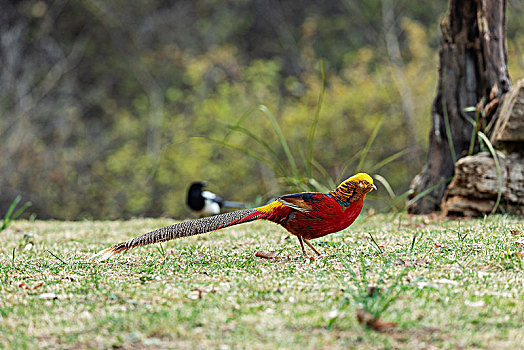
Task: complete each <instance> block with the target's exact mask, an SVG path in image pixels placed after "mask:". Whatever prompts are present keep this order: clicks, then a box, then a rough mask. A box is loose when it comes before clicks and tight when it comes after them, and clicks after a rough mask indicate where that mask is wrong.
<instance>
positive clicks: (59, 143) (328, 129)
mask: <svg viewBox="0 0 524 350" xmlns="http://www.w3.org/2000/svg"><path fill="white" fill-rule="evenodd" d="M0 3H1V8H2V11H1V12H0V45H1V48H0V50H1V56H0V212H5V210H6V209H7V208H8V207H9V205H10V204H11V203H12V201H13V199H14V198H15V197H16V196H17V195H18V194H20V195H22V197H23V199H24V200H30V201H31V202H32V203H33V206H32V207H31V212H33V213H36V214H37V216H38V217H40V218H56V219H83V218H109V219H113V218H128V217H133V216H159V215H168V216H172V217H178V218H182V217H186V216H187V215H188V213H189V212H188V210H187V209H186V208H185V191H186V189H187V187H188V186H189V184H190V183H191V182H192V181H197V180H206V181H208V182H209V183H210V184H211V186H210V187H211V190H214V191H215V192H217V193H220V194H221V195H222V196H224V197H227V198H228V199H230V200H239V201H246V202H255V201H257V200H258V201H261V200H263V199H265V198H269V197H271V196H274V195H278V194H282V193H285V192H288V191H294V190H300V189H301V187H300V186H298V185H296V184H295V185H294V184H293V183H290V182H289V181H283V180H282V178H281V176H280V175H279V174H276V173H275V172H274V171H273V169H272V168H271V167H270V166H268V165H267V164H265V163H263V162H261V161H260V160H258V159H256V158H255V157H253V156H250V155H249V154H246V152H243V151H242V150H241V149H244V150H246V149H249V150H251V151H252V152H256V153H258V154H260V155H261V156H265V157H266V156H267V153H268V151H267V150H266V149H264V147H261V145H260V143H259V142H257V141H256V140H254V139H253V138H251V137H249V135H248V134H246V133H245V132H239V131H238V130H236V131H235V130H234V129H232V127H231V126H232V125H237V123H239V124H238V125H240V126H241V127H243V128H245V129H247V130H249V131H251V132H252V133H254V134H255V135H257V136H258V137H260V138H261V139H263V140H265V141H266V142H267V143H268V144H269V145H271V147H272V148H273V149H274V150H275V154H276V156H277V157H278V158H279V159H282V162H284V163H285V161H286V155H285V152H284V150H283V148H282V147H281V144H280V142H279V139H278V137H277V135H276V134H275V132H274V129H273V127H272V124H271V121H270V120H269V118H267V115H264V113H263V111H260V110H259V109H257V107H258V106H259V105H261V104H263V105H264V106H266V107H267V109H268V111H270V113H271V114H272V115H274V116H275V119H276V120H277V121H278V124H279V125H280V128H281V129H282V132H283V134H284V136H285V138H286V140H287V143H288V144H289V147H290V150H291V152H292V153H293V155H294V160H295V161H296V163H297V167H298V168H299V171H300V174H301V176H302V175H303V174H305V168H306V164H307V161H306V159H307V147H308V136H309V134H310V130H311V125H312V123H313V122H314V119H315V111H316V109H317V105H318V100H319V96H320V93H321V90H322V86H323V81H322V77H321V71H320V68H319V67H320V62H321V61H322V60H323V62H325V74H326V77H325V92H324V100H323V103H322V105H321V111H320V118H319V120H318V124H317V127H316V131H315V135H314V140H313V143H312V146H313V148H312V154H313V158H314V160H315V162H316V166H315V167H313V169H312V172H311V177H312V178H313V179H315V180H316V181H318V183H319V184H322V185H324V186H329V185H331V183H332V182H336V180H337V179H343V178H345V177H346V176H349V175H352V174H354V173H356V172H357V171H366V170H368V169H373V174H380V175H382V176H383V177H384V178H386V179H387V180H388V181H389V183H390V184H391V186H392V188H393V189H394V190H395V192H396V193H397V194H399V193H402V192H403V191H405V190H406V189H407V187H408V184H409V182H410V180H411V178H412V177H413V176H414V174H416V173H417V172H418V171H419V170H420V169H421V167H422V165H423V163H424V161H425V158H426V155H425V149H426V144H427V134H428V131H429V127H430V120H429V116H430V113H429V112H430V108H431V103H432V99H433V97H434V94H435V91H436V81H435V80H436V77H437V66H438V44H439V40H440V29H439V21H440V18H442V16H443V15H444V12H445V10H446V6H447V2H446V1H418V0H368V1H357V0H345V1H331V0H328V1H324V0H323V1H301V0H299V1H283V2H282V1H276V0H237V1H216V0H181V1H160V0H137V1H132V2H129V1H123V0H77V1H65V0H56V1H6V0H1V1H0ZM522 5H523V3H522V0H513V1H512V0H510V1H508V11H507V16H508V18H507V39H508V59H509V62H508V63H509V71H510V75H511V76H512V78H513V79H514V80H515V79H518V78H521V77H523V71H524V62H523V61H524V55H523V50H524V34H523V30H522V29H524V15H523V13H522V12H523V6H522ZM377 123H382V124H381V125H380V128H377ZM376 130H378V133H377V134H376V137H375V138H374V140H373V143H372V144H371V145H370V148H369V152H368V153H367V154H366V156H365V157H362V153H361V152H362V150H363V149H364V147H365V145H366V144H367V143H368V141H369V140H370V138H372V137H373V133H374V131H376ZM224 141H225V142H227V143H229V144H235V145H238V146H239V147H238V148H240V150H239V149H234V148H232V147H228V146H225V145H224ZM402 150H406V153H405V154H404V155H403V156H402V157H400V158H398V159H397V160H395V161H393V162H390V163H388V164H386V165H384V166H381V167H378V168H377V166H376V165H377V164H379V163H380V162H381V161H383V160H384V159H387V158H388V157H390V156H392V155H394V154H396V153H398V152H400V151H402ZM359 152H360V153H359ZM359 163H360V167H359V166H358V165H359ZM285 164H287V163H285ZM288 165H289V164H288ZM306 182H307V181H306ZM313 187H314V186H313ZM378 195H384V196H385V195H386V194H385V191H383V190H382V191H379V192H378ZM385 204H386V203H385V202H384V201H382V200H375V202H373V201H371V205H372V206H376V207H377V208H379V207H381V206H385Z"/></svg>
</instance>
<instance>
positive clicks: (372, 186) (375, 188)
mask: <svg viewBox="0 0 524 350" xmlns="http://www.w3.org/2000/svg"><path fill="white" fill-rule="evenodd" d="M369 187H370V188H371V189H373V190H375V191H376V190H377V186H375V185H373V184H372V185H371V186H369Z"/></svg>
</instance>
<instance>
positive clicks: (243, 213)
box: [93, 209, 267, 261]
mask: <svg viewBox="0 0 524 350" xmlns="http://www.w3.org/2000/svg"><path fill="white" fill-rule="evenodd" d="M266 217H267V214H266V213H263V212H260V211H257V210H255V209H244V210H237V211H233V212H230V213H224V214H220V215H215V216H208V217H205V218H201V219H196V220H191V221H184V222H181V223H178V224H175V225H171V226H166V227H162V228H159V229H157V230H154V231H151V232H148V233H146V234H143V235H142V236H139V237H136V238H133V239H131V240H129V241H127V242H122V243H118V244H115V245H114V246H112V247H110V248H107V249H104V250H102V251H101V252H100V253H98V254H96V255H95V256H93V259H98V260H100V261H101V260H106V259H108V258H110V257H112V256H113V255H115V254H118V253H120V252H123V251H126V250H128V249H131V248H134V247H138V246H141V245H148V244H154V243H160V242H165V241H170V240H172V239H176V238H182V237H189V236H194V235H199V234H201V233H206V232H212V231H216V230H219V229H222V228H226V227H229V226H233V225H238V224H242V223H245V222H250V221H255V220H259V219H264V218H266Z"/></svg>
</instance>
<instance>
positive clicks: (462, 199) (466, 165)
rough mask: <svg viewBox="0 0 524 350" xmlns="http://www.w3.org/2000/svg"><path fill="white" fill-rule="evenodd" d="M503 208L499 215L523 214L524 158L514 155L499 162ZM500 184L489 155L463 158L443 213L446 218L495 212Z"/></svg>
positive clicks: (447, 194)
mask: <svg viewBox="0 0 524 350" xmlns="http://www.w3.org/2000/svg"><path fill="white" fill-rule="evenodd" d="M499 163H500V169H501V184H502V186H501V188H500V190H501V195H502V196H501V205H499V206H498V207H497V208H498V210H497V211H499V212H501V211H503V212H509V213H512V214H521V215H522V214H524V158H523V157H522V156H520V155H519V154H518V153H513V154H511V155H509V156H507V157H505V158H499ZM498 192H499V182H498V175H497V170H496V167H495V162H494V160H493V158H492V157H491V155H490V154H489V153H486V152H482V153H478V154H476V155H474V156H469V157H464V158H461V159H460V160H459V161H458V162H457V164H456V170H455V176H454V177H453V181H452V183H451V184H450V185H449V188H448V190H447V191H446V195H445V197H444V201H443V202H442V212H443V214H444V215H457V216H479V215H484V214H489V213H491V212H492V210H493V209H494V208H495V205H496V201H497V196H498Z"/></svg>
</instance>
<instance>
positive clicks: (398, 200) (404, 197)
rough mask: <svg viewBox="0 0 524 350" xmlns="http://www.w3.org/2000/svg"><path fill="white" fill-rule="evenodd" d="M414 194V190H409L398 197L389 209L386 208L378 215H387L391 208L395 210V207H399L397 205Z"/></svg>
mask: <svg viewBox="0 0 524 350" xmlns="http://www.w3.org/2000/svg"><path fill="white" fill-rule="evenodd" d="M413 192H415V191H414V190H413V189H409V190H407V191H406V192H404V193H402V194H400V195H398V196H397V197H396V198H395V199H394V200H393V201H392V202H391V203H390V204H389V205H388V206H387V207H385V208H384V209H381V210H379V211H378V212H377V214H381V213H386V212H388V211H389V210H390V209H391V208H393V207H394V206H395V205H397V203H399V202H400V201H402V200H404V199H406V198H407V197H408V196H410V195H411V194H412V193H413Z"/></svg>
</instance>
